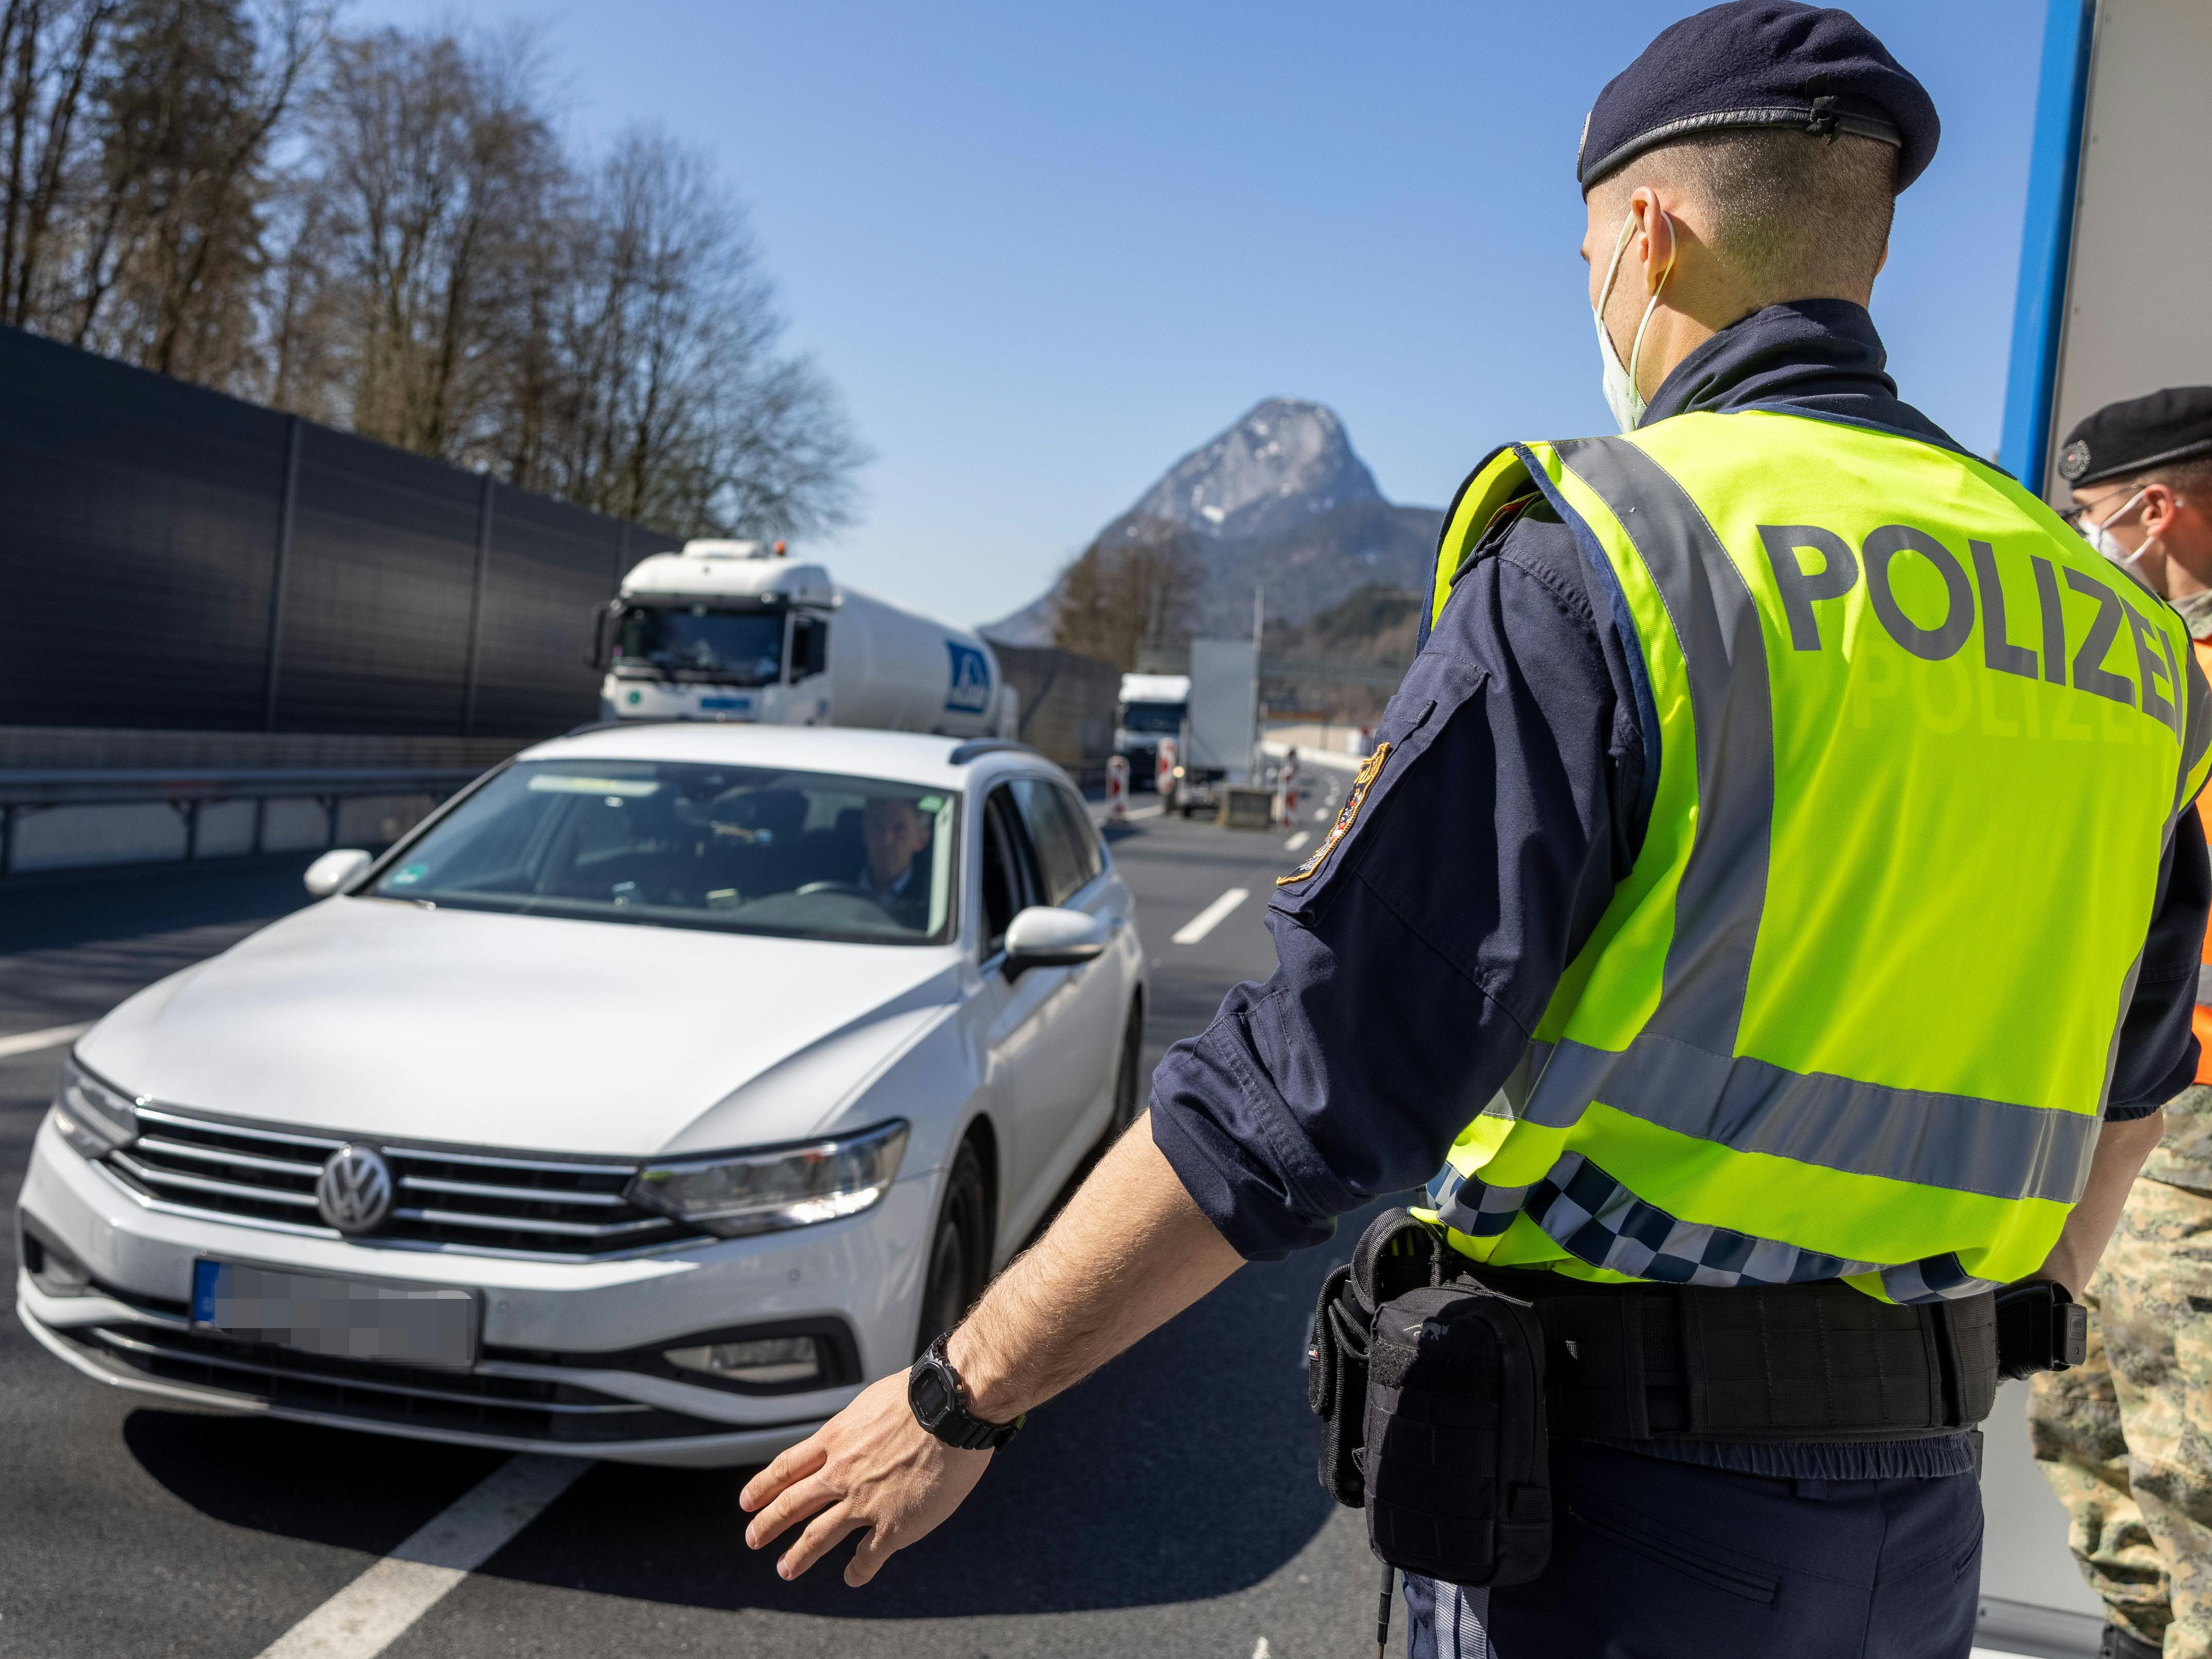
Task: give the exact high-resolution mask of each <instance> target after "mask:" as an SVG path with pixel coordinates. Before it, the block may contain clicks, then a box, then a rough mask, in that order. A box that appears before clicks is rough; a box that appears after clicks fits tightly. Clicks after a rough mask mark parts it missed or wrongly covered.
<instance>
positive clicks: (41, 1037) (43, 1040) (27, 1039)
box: [0, 1020, 92, 1060]
mask: <svg viewBox="0 0 2212 1659" xmlns="http://www.w3.org/2000/svg"><path fill="white" fill-rule="evenodd" d="M91 1029H92V1022H91V1021H90V1020H87V1021H86V1022H85V1023H84V1024H82V1025H49V1026H48V1027H47V1028H46V1030H43V1031H18V1032H17V1033H16V1034H15V1036H6V1037H0V1060H6V1059H9V1057H10V1056H12V1055H15V1054H36V1053H38V1051H39V1050H40V1049H41V1048H53V1047H55V1046H56V1045H57V1044H59V1043H64V1042H75V1041H76V1039H77V1038H78V1037H81V1036H83V1035H84V1034H85V1033H86V1032H87V1031H89V1030H91Z"/></svg>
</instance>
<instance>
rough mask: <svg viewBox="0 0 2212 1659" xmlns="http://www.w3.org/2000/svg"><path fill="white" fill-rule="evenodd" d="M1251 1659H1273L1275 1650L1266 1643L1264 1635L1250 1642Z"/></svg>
mask: <svg viewBox="0 0 2212 1659" xmlns="http://www.w3.org/2000/svg"><path fill="white" fill-rule="evenodd" d="M1252 1659H1275V1650H1273V1648H1271V1647H1269V1646H1268V1645H1267V1638H1266V1637H1264V1636H1263V1637H1261V1638H1260V1639H1259V1640H1258V1641H1257V1642H1255V1643H1254V1644H1252Z"/></svg>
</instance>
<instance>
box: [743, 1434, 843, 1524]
mask: <svg viewBox="0 0 2212 1659" xmlns="http://www.w3.org/2000/svg"><path fill="white" fill-rule="evenodd" d="M826 1462H829V1448H828V1447H826V1446H824V1445H823V1443H822V1431H820V1430H819V1429H817V1430H816V1431H814V1432H813V1433H812V1434H810V1435H809V1436H807V1437H806V1438H805V1439H804V1440H802V1441H800V1442H799V1443H798V1444H797V1445H795V1446H793V1447H792V1448H791V1449H789V1450H787V1451H784V1452H781V1453H779V1454H778V1455H777V1456H776V1460H775V1462H773V1463H770V1464H769V1466H768V1467H767V1468H764V1469H763V1470H762V1471H761V1472H760V1473H759V1474H757V1475H755V1476H754V1477H753V1478H752V1479H751V1480H748V1481H746V1482H745V1489H744V1491H743V1492H739V1493H738V1508H739V1509H741V1510H745V1511H747V1512H748V1513H750V1511H752V1510H757V1509H759V1508H760V1507H761V1506H762V1505H763V1504H766V1503H767V1502H768V1500H769V1498H773V1497H775V1495H776V1493H778V1492H781V1491H783V1490H784V1488H785V1487H787V1486H790V1485H791V1483H792V1482H793V1481H794V1480H805V1478H806V1477H807V1476H808V1475H810V1474H813V1473H814V1472H815V1471H816V1470H817V1469H818V1468H821V1467H822V1466H823V1464H824V1463H826Z"/></svg>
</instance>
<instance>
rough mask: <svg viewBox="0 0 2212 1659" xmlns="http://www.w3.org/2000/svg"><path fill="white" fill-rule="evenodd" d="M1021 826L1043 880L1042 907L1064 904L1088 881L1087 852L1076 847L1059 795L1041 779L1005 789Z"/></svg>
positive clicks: (1026, 779) (1088, 860)
mask: <svg viewBox="0 0 2212 1659" xmlns="http://www.w3.org/2000/svg"><path fill="white" fill-rule="evenodd" d="M1008 787H1011V788H1012V790H1013V792H1014V802H1015V805H1018V806H1019V807H1020V808H1021V812H1022V822H1023V823H1024V825H1026V826H1027V828H1028V829H1029V832H1030V843H1031V844H1032V845H1033V846H1035V847H1036V855H1037V865H1038V868H1039V870H1040V871H1041V872H1042V875H1043V878H1044V891H1043V892H1042V894H1041V895H1040V896H1039V898H1038V902H1039V903H1042V904H1065V903H1066V902H1067V901H1068V900H1069V899H1070V898H1072V897H1073V896H1074V895H1075V892H1076V890H1077V889H1079V888H1080V887H1081V886H1082V885H1083V884H1084V883H1085V882H1086V881H1089V880H1090V879H1091V868H1090V855H1089V850H1088V849H1087V848H1083V847H1080V846H1079V845H1078V844H1077V842H1076V839H1075V834H1074V826H1073V824H1071V823H1068V821H1067V815H1066V811H1064V810H1063V809H1062V807H1061V806H1060V791H1059V790H1058V789H1056V788H1054V787H1053V785H1052V784H1051V783H1050V782H1048V781H1046V780H1045V779H1043V778H1017V779H1016V780H1015V781H1013V783H1012V784H1011V785H1010V786H1008Z"/></svg>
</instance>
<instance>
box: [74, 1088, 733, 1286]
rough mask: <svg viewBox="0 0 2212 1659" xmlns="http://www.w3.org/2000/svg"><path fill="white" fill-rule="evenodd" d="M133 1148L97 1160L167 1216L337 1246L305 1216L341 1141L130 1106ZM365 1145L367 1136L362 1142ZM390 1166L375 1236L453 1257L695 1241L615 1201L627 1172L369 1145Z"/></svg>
mask: <svg viewBox="0 0 2212 1659" xmlns="http://www.w3.org/2000/svg"><path fill="white" fill-rule="evenodd" d="M138 1130H139V1133H138V1139H137V1140H135V1141H133V1142H131V1145H130V1146H127V1147H125V1148H124V1149H123V1150H121V1151H119V1152H110V1153H109V1154H108V1155H107V1158H106V1164H107V1167H108V1168H109V1169H111V1170H113V1171H114V1172H115V1173H116V1174H117V1175H118V1176H120V1177H122V1179H123V1180H124V1181H125V1182H127V1183H128V1184H129V1185H130V1186H131V1188H134V1189H135V1190H136V1191H137V1192H138V1193H139V1194H141V1195H143V1197H146V1198H148V1199H150V1200H156V1201H158V1202H160V1203H161V1204H164V1205H167V1206H170V1207H173V1208H178V1209H186V1210H195V1211H199V1212H205V1213H210V1214H214V1215H219V1216H223V1217H227V1218H232V1219H235V1220H241V1221H255V1222H260V1223H263V1224H264V1225H272V1226H279V1227H285V1228H289V1229H294V1230H297V1231H307V1232H312V1233H317V1234H321V1235H325V1236H326V1237H331V1238H336V1237H341V1235H340V1234H339V1233H337V1231H335V1230H334V1229H332V1228H330V1227H327V1226H325V1225H324V1224H323V1220H322V1218H321V1216H320V1215H319V1213H317V1212H316V1209H315V1180H316V1177H317V1176H319V1175H320V1174H321V1173H322V1168H323V1163H324V1160H325V1159H326V1158H329V1157H330V1155H331V1153H332V1152H336V1151H337V1149H338V1148H339V1147H341V1146H346V1145H348V1144H349V1143H348V1142H347V1141H346V1140H345V1139H343V1138H337V1137H333V1136H330V1135H318V1134H309V1133H305V1132H303V1131H300V1130H294V1129H273V1128H268V1127H263V1126H260V1125H258V1124H257V1125H255V1126H253V1127H246V1126H244V1125H242V1124H235V1123H223V1122H219V1121H216V1120H214V1119H211V1118H204V1117H193V1116H188V1115H185V1114H183V1113H180V1112H173V1111H171V1110H169V1109H167V1108H166V1107H152V1106H141V1107H140V1108H139V1109H138ZM364 1139H366V1138H364ZM371 1144H374V1146H376V1148H377V1150H378V1151H379V1152H382V1153H383V1154H384V1156H385V1158H386V1160H387V1161H388V1162H389V1163H390V1164H391V1165H392V1178H393V1181H394V1182H395V1183H396V1185H397V1188H398V1190H397V1193H396V1194H395V1200H394V1203H393V1206H392V1216H391V1218H390V1219H389V1220H387V1221H386V1223H385V1225H383V1226H382V1227H381V1228H380V1229H379V1230H378V1231H377V1232H376V1233H375V1234H374V1237H375V1238H378V1239H405V1240H411V1241H414V1242H416V1243H425V1244H435V1245H444V1246H447V1247H448V1248H451V1249H474V1250H498V1251H506V1252H520V1253H523V1254H526V1255H565V1256H598V1255H617V1254H627V1253H629V1252H630V1251H633V1250H639V1249H651V1248H652V1247H653V1246H654V1245H659V1244H668V1243H676V1242H678V1241H679V1240H683V1239H687V1238H696V1237H702V1235H701V1234H700V1233H699V1232H698V1231H697V1230H696V1229H694V1228H691V1227H688V1226H686V1225H684V1224H683V1223H681V1222H678V1221H676V1220H673V1219H671V1218H669V1217H667V1216H664V1215H659V1214H656V1213H654V1212H652V1211H649V1210H641V1209H640V1208H639V1207H638V1206H635V1204H632V1203H631V1202H630V1201H629V1200H628V1199H626V1198H624V1197H623V1191H624V1189H625V1188H627V1187H628V1186H629V1182H630V1178H631V1177H632V1176H635V1174H636V1173H637V1166H636V1165H635V1164H612V1163H603V1162H594V1161H592V1160H590V1159H585V1158H548V1157H540V1158H518V1157H513V1156H510V1155H508V1154H506V1153H501V1152H462V1151H459V1150H457V1149H453V1148H450V1147H441V1146H393V1145H391V1144H390V1143H388V1142H382V1141H374V1142H372V1143H371Z"/></svg>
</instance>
